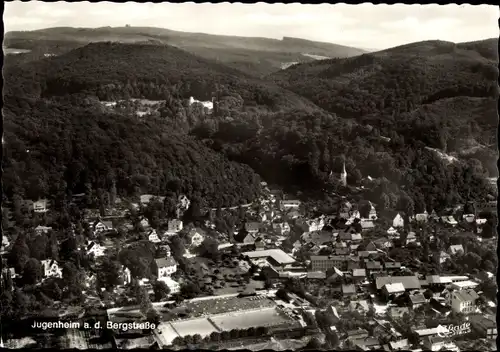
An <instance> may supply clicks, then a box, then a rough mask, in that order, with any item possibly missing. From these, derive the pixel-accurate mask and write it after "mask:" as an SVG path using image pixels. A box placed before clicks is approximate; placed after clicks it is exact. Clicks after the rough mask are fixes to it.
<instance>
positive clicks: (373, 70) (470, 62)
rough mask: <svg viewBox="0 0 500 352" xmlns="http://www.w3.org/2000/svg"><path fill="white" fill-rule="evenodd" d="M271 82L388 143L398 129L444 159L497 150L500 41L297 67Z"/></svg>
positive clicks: (430, 44)
mask: <svg viewBox="0 0 500 352" xmlns="http://www.w3.org/2000/svg"><path fill="white" fill-rule="evenodd" d="M271 78H272V79H273V80H274V81H275V82H277V83H278V84H279V85H281V86H282V87H284V88H287V89H290V90H292V91H294V92H295V93H298V94H300V95H303V96H305V97H307V98H309V99H310V100H311V101H313V102H314V103H316V104H317V105H319V106H320V107H322V108H324V109H326V110H328V111H330V112H334V113H336V114H338V115H339V116H341V117H345V118H353V119H355V120H356V121H358V122H361V123H363V124H372V125H373V126H377V127H379V126H380V133H381V134H384V135H389V134H390V133H391V132H394V129H395V128H397V129H398V131H397V132H398V133H399V134H400V135H402V136H404V137H405V138H407V139H417V140H420V141H424V142H425V143H428V144H429V146H431V147H435V148H440V149H443V150H444V151H446V152H460V151H461V148H466V147H467V146H468V145H470V144H471V143H476V144H477V145H484V146H487V145H492V144H494V143H495V139H494V138H495V136H496V132H495V130H496V120H497V113H496V106H497V103H496V100H497V95H498V94H497V78H498V40H496V39H490V40H484V41H479V42H472V43H462V44H455V43H450V42H442V41H427V42H418V43H412V44H408V45H404V46H400V47H396V48H391V49H387V50H383V51H380V52H376V53H369V54H363V55H361V56H357V57H352V58H346V59H335V60H322V61H317V62H312V63H305V64H300V65H295V66H292V67H290V68H288V69H287V70H283V71H280V72H277V73H275V74H273V75H271ZM446 99H474V103H473V104H471V105H470V106H469V105H467V104H460V109H462V110H461V111H458V110H457V109H455V108H454V107H452V108H451V109H448V108H447V106H448V105H447V104H445V103H442V101H443V100H446ZM452 105H453V106H456V104H452ZM478 105H481V106H482V108H480V109H479V108H478ZM424 107H426V108H424ZM423 111H431V112H432V113H431V114H426V113H422V112H423ZM456 114H459V115H460V117H459V118H457V117H456ZM466 134H468V135H466ZM456 140H462V141H467V144H466V145H464V144H460V143H455V141H456Z"/></svg>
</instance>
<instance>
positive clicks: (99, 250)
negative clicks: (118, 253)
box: [85, 241, 106, 257]
mask: <svg viewBox="0 0 500 352" xmlns="http://www.w3.org/2000/svg"><path fill="white" fill-rule="evenodd" d="M85 251H86V252H87V255H90V254H94V256H95V257H102V256H104V252H105V251H106V247H103V246H101V245H100V244H99V243H97V242H94V241H91V242H90V243H88V245H87V247H86V248H85Z"/></svg>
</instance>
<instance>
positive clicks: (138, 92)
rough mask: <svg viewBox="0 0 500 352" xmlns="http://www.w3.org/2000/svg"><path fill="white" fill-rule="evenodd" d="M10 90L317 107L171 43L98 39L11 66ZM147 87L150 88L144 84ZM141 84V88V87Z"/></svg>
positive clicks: (247, 105)
mask: <svg viewBox="0 0 500 352" xmlns="http://www.w3.org/2000/svg"><path fill="white" fill-rule="evenodd" d="M5 80H6V81H9V82H14V83H12V84H9V85H6V88H5V94H8V95H15V96H31V97H36V98H38V97H51V96H58V95H66V94H74V93H85V94H88V95H94V96H97V97H99V98H100V99H101V100H117V99H124V98H129V97H132V98H146V99H153V100H159V99H167V98H168V97H170V96H172V95H173V96H175V97H176V98H184V99H186V98H189V97H190V96H194V97H195V98H197V99H199V100H210V99H211V97H212V94H213V93H214V92H215V90H216V89H217V87H218V88H219V90H220V94H222V95H226V96H229V95H235V97H236V99H238V100H240V101H241V103H242V104H243V105H244V107H245V108H255V107H266V109H270V110H280V109H283V108H300V109H303V108H311V109H317V107H316V106H315V105H314V104H312V103H311V102H309V101H308V100H307V99H304V98H303V97H301V96H299V95H296V94H294V93H292V92H289V91H286V90H284V89H282V88H280V87H278V86H277V85H276V84H274V83H271V82H265V81H262V80H259V79H256V78H253V77H251V76H249V75H247V74H245V73H243V72H241V71H239V70H236V69H233V68H229V67H227V66H224V65H222V64H218V63H216V62H213V61H210V60H205V59H202V58H200V57H197V56H195V55H192V54H189V53H187V52H185V51H183V50H180V49H178V48H174V47H171V46H168V45H149V44H121V43H109V42H108V43H92V44H89V45H86V46H84V47H82V48H78V49H75V50H72V51H71V52H69V53H66V54H64V55H61V56H57V57H50V58H46V59H42V60H38V61H35V62H30V63H26V64H24V65H21V66H14V67H10V69H8V70H5ZM144 85H146V86H147V89H143V88H142V86H144ZM138 87H141V88H140V89H138Z"/></svg>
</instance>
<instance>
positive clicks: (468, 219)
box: [462, 214, 476, 224]
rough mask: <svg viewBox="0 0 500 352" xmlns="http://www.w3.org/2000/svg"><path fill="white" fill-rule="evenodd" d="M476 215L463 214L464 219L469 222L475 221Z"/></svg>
mask: <svg viewBox="0 0 500 352" xmlns="http://www.w3.org/2000/svg"><path fill="white" fill-rule="evenodd" d="M475 218H476V216H475V215H474V214H464V215H462V219H463V220H464V221H467V222H468V223H469V224H470V223H473V222H474V220H475Z"/></svg>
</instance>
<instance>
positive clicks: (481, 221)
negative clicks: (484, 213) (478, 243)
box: [476, 218, 487, 225]
mask: <svg viewBox="0 0 500 352" xmlns="http://www.w3.org/2000/svg"><path fill="white" fill-rule="evenodd" d="M486 221H487V220H486V219H480V218H477V219H476V224H477V225H484V224H486Z"/></svg>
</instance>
